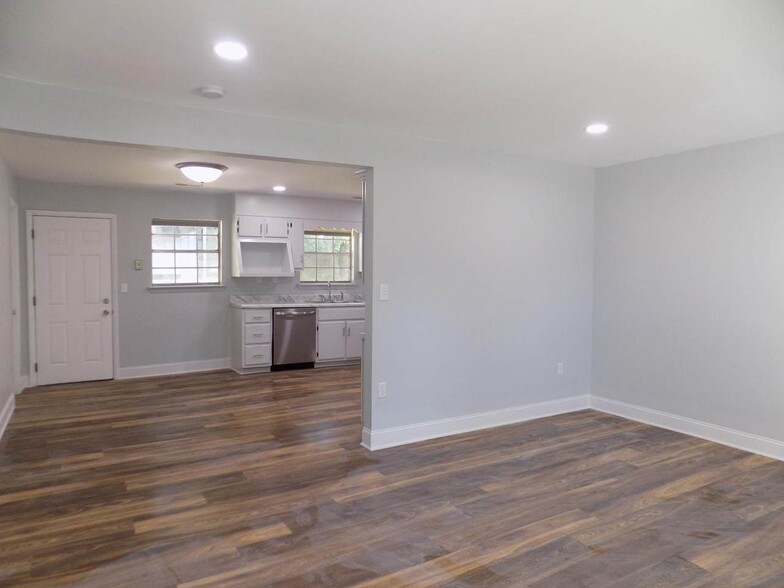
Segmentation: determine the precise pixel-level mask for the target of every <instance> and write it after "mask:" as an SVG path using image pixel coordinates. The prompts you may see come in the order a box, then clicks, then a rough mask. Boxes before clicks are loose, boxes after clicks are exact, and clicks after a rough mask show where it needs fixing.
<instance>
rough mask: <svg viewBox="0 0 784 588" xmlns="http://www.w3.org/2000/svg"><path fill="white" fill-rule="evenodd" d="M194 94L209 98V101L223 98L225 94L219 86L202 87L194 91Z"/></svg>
mask: <svg viewBox="0 0 784 588" xmlns="http://www.w3.org/2000/svg"><path fill="white" fill-rule="evenodd" d="M196 93H197V94H198V95H199V96H201V97H202V98H210V99H211V100H217V99H218V98H223V96H224V94H225V92H224V91H223V88H221V87H220V86H202V87H201V88H197V89H196Z"/></svg>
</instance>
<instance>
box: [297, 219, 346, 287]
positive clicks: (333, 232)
mask: <svg viewBox="0 0 784 588" xmlns="http://www.w3.org/2000/svg"><path fill="white" fill-rule="evenodd" d="M309 235H327V236H332V237H348V241H349V251H348V255H349V266H348V268H338V269H348V270H349V279H348V280H345V281H344V280H340V281H337V280H330V282H331V283H332V284H338V285H341V286H353V285H355V284H356V259H355V252H354V242H355V239H354V231H352V230H345V229H342V230H341V229H306V230H305V231H304V233H303V240H304V239H305V238H306V237H307V236H309ZM304 248H305V246H304V243H303V251H304ZM324 253H326V254H327V255H332V256H335V255H339V254H336V253H335V252H334V251H332V252H321V253H319V252H318V251H304V255H320V254H321V255H323V254H324ZM305 269H316V278H317V279H316V280H313V281H310V280H303V279H302V273H303V271H304V270H305ZM332 269H333V276H334V269H335V265H334V257H333V265H332ZM297 281H298V283H299V284H300V285H302V286H316V287H321V286H324V285H326V284H327V281H320V280H318V266H316V267H315V268H312V267H308V266H305V265H304V264H303V268H302V269H301V270H299V271H298V272H297Z"/></svg>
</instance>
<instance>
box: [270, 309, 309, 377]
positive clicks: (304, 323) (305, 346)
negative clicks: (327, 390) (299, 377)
mask: <svg viewBox="0 0 784 588" xmlns="http://www.w3.org/2000/svg"><path fill="white" fill-rule="evenodd" d="M315 361H316V309H315V308H276V309H274V310H273V311H272V369H275V368H278V369H281V368H285V367H288V368H292V367H313V363H314V362H315Z"/></svg>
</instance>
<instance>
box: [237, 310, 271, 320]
mask: <svg viewBox="0 0 784 588" xmlns="http://www.w3.org/2000/svg"><path fill="white" fill-rule="evenodd" d="M271 316H272V311H271V310H270V309H269V308H254V309H250V310H247V309H246V310H243V311H242V318H243V320H244V322H246V323H268V322H270V317H271Z"/></svg>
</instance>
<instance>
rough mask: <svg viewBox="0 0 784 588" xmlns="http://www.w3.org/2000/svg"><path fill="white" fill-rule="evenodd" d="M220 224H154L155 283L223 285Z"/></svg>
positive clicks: (174, 221)
mask: <svg viewBox="0 0 784 588" xmlns="http://www.w3.org/2000/svg"><path fill="white" fill-rule="evenodd" d="M220 241H221V239H220V221H183V220H167V219H153V221H152V284H153V285H154V286H165V285H172V286H181V285H188V286H197V285H202V284H220V283H221V251H220Z"/></svg>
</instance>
